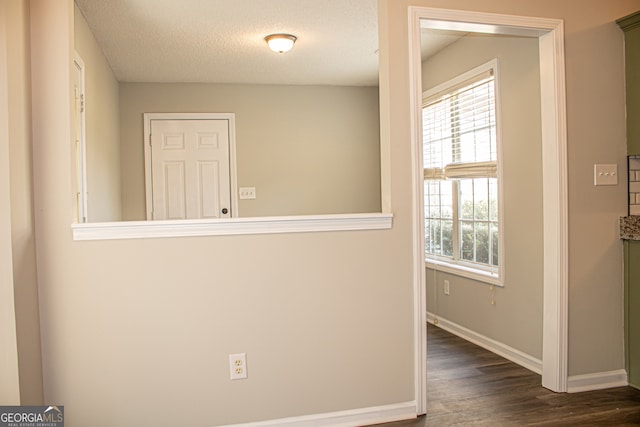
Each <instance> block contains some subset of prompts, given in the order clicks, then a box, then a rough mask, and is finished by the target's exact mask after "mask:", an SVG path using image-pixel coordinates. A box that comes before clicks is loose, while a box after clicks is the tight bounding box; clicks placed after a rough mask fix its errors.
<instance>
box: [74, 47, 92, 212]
mask: <svg viewBox="0 0 640 427" xmlns="http://www.w3.org/2000/svg"><path fill="white" fill-rule="evenodd" d="M73 63H74V66H75V67H76V69H77V71H79V72H80V79H79V80H80V82H79V83H80V87H79V88H78V89H79V90H80V94H79V95H80V99H81V101H80V105H81V106H82V109H81V110H80V123H77V125H78V126H79V127H80V129H79V130H80V135H79V137H80V140H79V141H76V144H75V146H74V151H75V153H76V204H77V209H76V212H77V213H76V215H77V218H76V220H77V222H87V221H88V220H89V206H88V191H87V127H86V117H87V115H86V110H87V99H86V94H85V66H84V61H83V60H82V58H81V57H80V54H79V53H78V52H77V51H74V56H73ZM75 81H76V77H75V73H74V86H75ZM74 96H75V94H74ZM74 102H75V100H74ZM74 120H75V117H74ZM75 136H77V135H75V134H74V137H75Z"/></svg>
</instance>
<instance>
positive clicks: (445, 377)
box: [383, 325, 640, 427]
mask: <svg viewBox="0 0 640 427" xmlns="http://www.w3.org/2000/svg"><path fill="white" fill-rule="evenodd" d="M427 335H428V339H427V375H428V379H427V409H428V414H427V415H426V416H424V417H420V418H418V419H417V420H410V421H401V422H395V423H388V424H384V425H383V426H384V427H391V426H394V427H395V426H398V427H400V426H402V427H410V426H414V427H423V426H438V427H440V426H468V425H486V426H522V425H528V426H631V425H640V390H635V389H633V388H631V387H619V388H614V389H607V390H598V391H590V392H584V393H571V394H569V393H553V392H551V391H549V390H547V389H544V388H542V386H541V385H540V384H541V378H540V375H537V374H534V373H533V372H531V371H529V370H527V369H525V368H522V367H520V366H519V365H516V364H515V363H512V362H509V361H508V360H506V359H503V358H502V357H500V356H498V355H495V354H493V353H491V352H489V351H486V350H484V349H482V348H480V347H478V346H476V345H474V344H471V343H470V342H468V341H465V340H463V339H460V338H458V337H456V336H454V335H452V334H450V333H448V332H446V331H444V330H442V329H440V328H437V327H435V326H432V325H429V328H428V333H427Z"/></svg>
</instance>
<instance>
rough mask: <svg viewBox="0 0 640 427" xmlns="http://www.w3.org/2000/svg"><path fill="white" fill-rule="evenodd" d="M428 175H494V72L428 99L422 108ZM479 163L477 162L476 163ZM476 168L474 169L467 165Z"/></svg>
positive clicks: (431, 177)
mask: <svg viewBox="0 0 640 427" xmlns="http://www.w3.org/2000/svg"><path fill="white" fill-rule="evenodd" d="M422 115H423V117H422V119H423V147H424V152H423V156H424V158H423V161H424V168H425V172H424V173H425V178H426V179H442V178H456V177H470V176H477V175H478V173H479V171H481V170H483V169H482V168H484V169H486V168H488V169H489V170H488V172H489V173H487V174H486V175H484V176H487V175H488V176H495V169H496V161H497V154H496V117H495V90H494V76H493V72H492V70H491V71H487V72H486V73H484V74H483V75H481V76H479V77H478V78H477V79H476V80H474V81H472V82H469V81H467V82H465V83H463V84H461V85H459V86H458V87H454V88H453V89H450V90H449V91H448V92H447V93H444V94H438V95H436V96H434V97H432V98H430V99H429V100H427V101H426V102H425V104H424V106H423V109H422ZM474 165H476V166H474ZM454 166H455V167H454ZM472 167H473V168H474V169H473V171H472V170H471V169H469V170H468V171H467V172H465V169H466V168H472Z"/></svg>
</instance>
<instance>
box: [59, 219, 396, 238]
mask: <svg viewBox="0 0 640 427" xmlns="http://www.w3.org/2000/svg"><path fill="white" fill-rule="evenodd" d="M392 225H393V215H392V214H383V213H366V214H344V215H301V216H282V217H255V218H226V219H214V220H208V219H207V220H201V219H192V220H181V221H125V222H102V223H87V224H72V225H71V229H72V230H73V240H114V239H150V238H157V237H193V236H231V235H246V234H281V233H308V232H326V231H356V230H388V229H391V227H392Z"/></svg>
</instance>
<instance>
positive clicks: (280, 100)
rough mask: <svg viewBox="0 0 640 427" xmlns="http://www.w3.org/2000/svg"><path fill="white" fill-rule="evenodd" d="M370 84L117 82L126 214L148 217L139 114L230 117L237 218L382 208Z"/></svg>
mask: <svg viewBox="0 0 640 427" xmlns="http://www.w3.org/2000/svg"><path fill="white" fill-rule="evenodd" d="M378 105H379V100H378V88H377V87H348V86H285V85H230V84H226V85H221V84H190V83H158V84H151V83H146V84H145V83H121V84H120V123H121V148H120V155H121V164H122V182H123V186H122V200H123V219H125V220H135V219H145V217H146V210H145V188H144V150H143V143H142V141H143V114H144V113H185V112H204V113H212V112H215V113H235V117H236V146H237V171H238V172H237V175H238V176H237V178H238V187H255V188H256V195H257V198H256V199H255V200H240V201H239V206H238V210H239V213H240V216H242V217H250V216H278V215H305V214H334V213H360V212H380V149H379V147H380V130H379V129H380V121H379V117H380V114H379V108H378Z"/></svg>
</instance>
